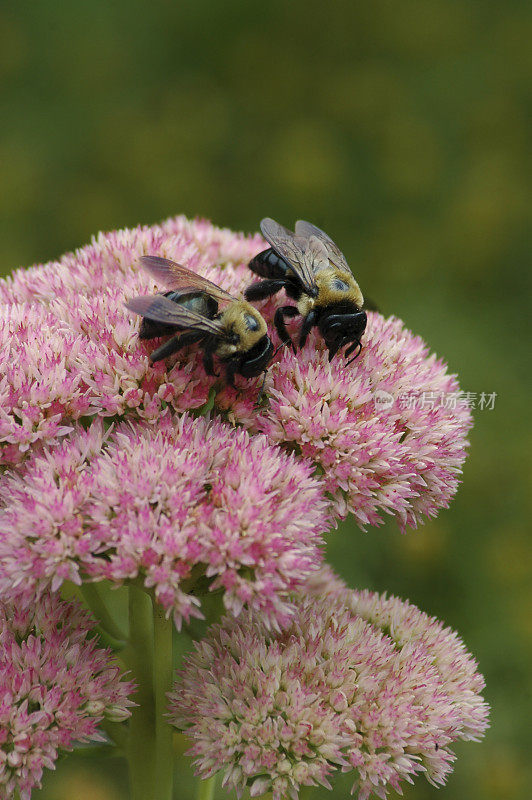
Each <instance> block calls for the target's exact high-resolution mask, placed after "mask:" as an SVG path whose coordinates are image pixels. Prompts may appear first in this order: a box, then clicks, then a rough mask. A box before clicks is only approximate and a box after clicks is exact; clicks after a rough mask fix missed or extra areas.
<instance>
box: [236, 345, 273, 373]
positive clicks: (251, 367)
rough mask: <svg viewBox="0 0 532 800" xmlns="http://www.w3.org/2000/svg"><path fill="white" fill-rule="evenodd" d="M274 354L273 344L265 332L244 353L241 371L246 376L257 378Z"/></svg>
mask: <svg viewBox="0 0 532 800" xmlns="http://www.w3.org/2000/svg"><path fill="white" fill-rule="evenodd" d="M272 354H273V344H272V341H271V339H270V337H269V336H268V334H265V335H264V336H262V338H260V339H259V341H258V342H257V343H256V344H254V345H253V347H251V348H250V349H249V350H247V351H246V352H245V353H243V354H242V357H241V360H240V367H239V370H238V371H239V372H240V374H241V375H242V376H243V377H244V378H256V377H257V375H260V373H261V372H264V370H265V369H266V367H267V366H268V364H269V363H270V359H271V357H272Z"/></svg>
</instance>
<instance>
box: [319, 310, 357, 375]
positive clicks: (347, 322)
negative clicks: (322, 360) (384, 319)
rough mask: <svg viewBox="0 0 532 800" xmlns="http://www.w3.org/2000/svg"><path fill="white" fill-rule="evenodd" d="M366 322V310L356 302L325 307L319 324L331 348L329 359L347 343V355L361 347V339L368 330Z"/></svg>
mask: <svg viewBox="0 0 532 800" xmlns="http://www.w3.org/2000/svg"><path fill="white" fill-rule="evenodd" d="M366 324H367V316H366V312H365V311H361V310H360V308H358V307H357V306H355V305H354V304H340V303H338V304H336V305H334V306H329V307H328V308H327V309H325V310H324V311H323V312H322V314H321V315H320V319H319V323H318V326H319V330H320V333H321V335H322V336H323V338H324V340H325V344H326V345H327V347H328V349H329V361H332V359H333V358H334V356H335V355H336V353H337V352H338V350H340V348H341V347H344V346H345V345H349V347H348V348H347V350H346V352H345V355H346V357H347V356H350V355H351V354H352V353H353V352H354V351H355V350H356V348H357V347H361V344H360V340H361V339H362V336H363V334H364V331H365V330H366ZM359 352H360V350H359ZM356 355H358V353H357V354H356ZM355 358H356V356H355Z"/></svg>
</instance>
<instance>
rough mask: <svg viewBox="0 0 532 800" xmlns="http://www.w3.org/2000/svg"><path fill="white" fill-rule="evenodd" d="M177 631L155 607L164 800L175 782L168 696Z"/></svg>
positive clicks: (157, 720) (156, 685)
mask: <svg viewBox="0 0 532 800" xmlns="http://www.w3.org/2000/svg"><path fill="white" fill-rule="evenodd" d="M173 628H174V624H173V622H172V620H171V619H166V616H165V613H164V609H163V608H162V606H161V605H159V603H157V602H154V604H153V631H154V645H155V657H154V670H153V688H154V694H155V731H156V737H157V767H156V769H157V783H158V789H159V794H158V797H159V798H160V799H161V800H172V795H173V783H174V753H173V731H172V728H171V727H170V723H169V722H168V720H167V719H166V716H165V715H166V712H167V705H168V701H167V698H166V695H167V693H168V692H169V691H170V689H171V686H172V676H173V650H172V642H173V636H172V634H173Z"/></svg>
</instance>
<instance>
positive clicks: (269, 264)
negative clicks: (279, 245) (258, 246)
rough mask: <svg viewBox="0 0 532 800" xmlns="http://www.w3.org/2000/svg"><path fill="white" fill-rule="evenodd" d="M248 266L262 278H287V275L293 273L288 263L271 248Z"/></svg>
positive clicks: (257, 256)
mask: <svg viewBox="0 0 532 800" xmlns="http://www.w3.org/2000/svg"><path fill="white" fill-rule="evenodd" d="M248 266H249V268H250V270H251V271H252V272H254V273H255V275H260V276H261V278H286V277H287V273H288V272H290V271H291V270H290V267H289V266H288V264H287V263H286V261H285V260H284V259H282V258H281V256H278V255H277V253H276V252H275V250H273V248H271V247H269V248H268V249H267V250H263V251H262V253H259V254H258V255H256V256H255V258H252V259H251V261H250V262H249V265H248Z"/></svg>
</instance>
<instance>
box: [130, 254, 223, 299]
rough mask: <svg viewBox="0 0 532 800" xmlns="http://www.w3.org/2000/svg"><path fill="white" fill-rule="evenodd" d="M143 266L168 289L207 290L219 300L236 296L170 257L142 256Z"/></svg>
mask: <svg viewBox="0 0 532 800" xmlns="http://www.w3.org/2000/svg"><path fill="white" fill-rule="evenodd" d="M140 260H141V261H142V264H143V266H144V267H145V268H146V269H147V270H148V272H150V273H151V275H152V276H153V277H154V278H155V280H156V282H157V283H162V284H163V285H164V286H165V287H166V288H167V289H172V290H173V291H176V292H180V293H181V294H193V293H194V292H205V293H206V294H210V295H211V297H214V298H216V300H219V301H225V302H228V301H230V300H234V297H233V296H232V295H230V294H229V292H226V291H225V289H222V288H220V286H217V285H216V284H215V283H213V282H212V281H209V280H207V278H203V277H202V276H201V275H198V273H197V272H192V270H190V269H187V268H186V267H183V266H181V264H177V263H176V262H175V261H170V259H168V258H161V257H160V256H142V257H141V259H140Z"/></svg>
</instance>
